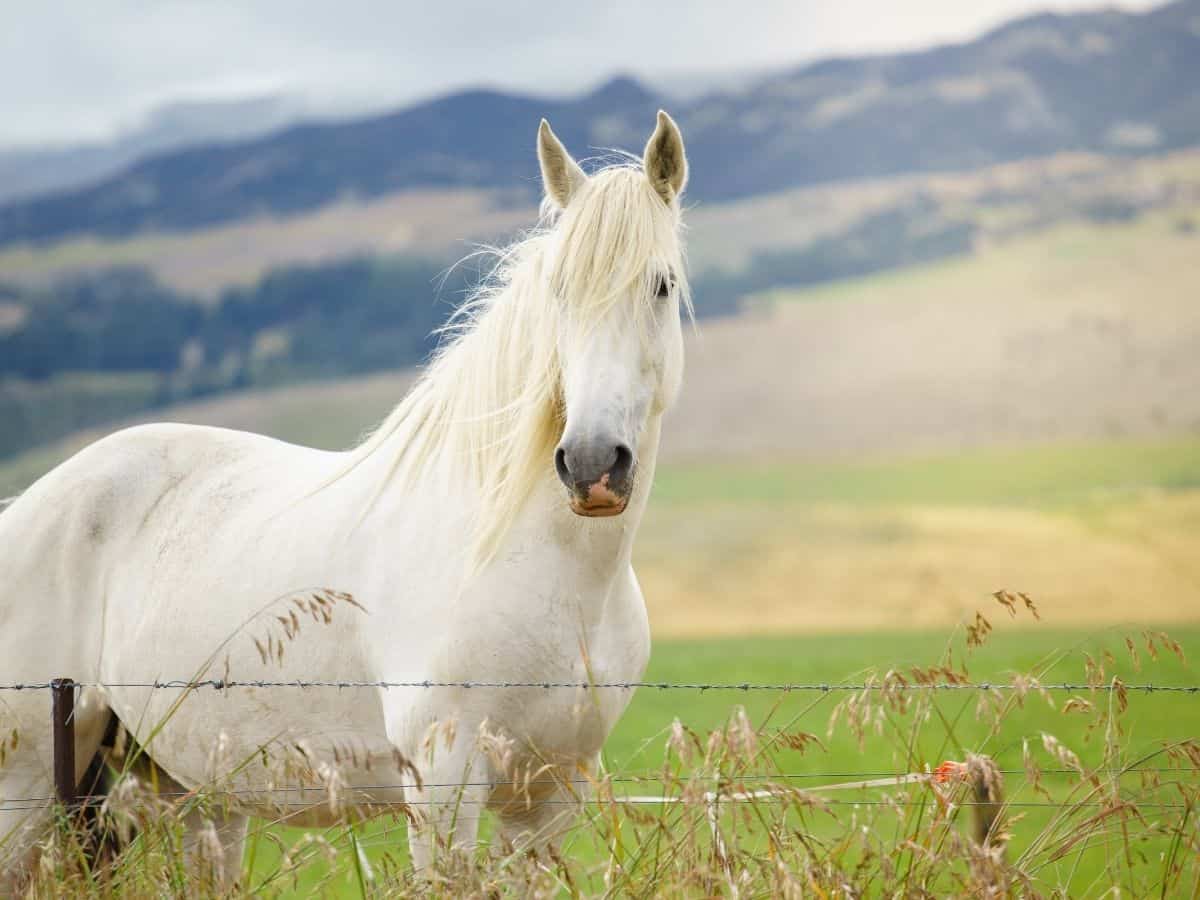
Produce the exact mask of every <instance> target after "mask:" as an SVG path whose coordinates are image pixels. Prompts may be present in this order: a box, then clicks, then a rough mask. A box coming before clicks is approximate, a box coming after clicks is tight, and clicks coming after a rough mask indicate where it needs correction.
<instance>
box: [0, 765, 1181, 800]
mask: <svg viewBox="0 0 1200 900" xmlns="http://www.w3.org/2000/svg"><path fill="white" fill-rule="evenodd" d="M1189 772H1190V773H1196V772H1200V767H1195V766H1176V767H1169V766H1153V767H1152V766H1147V767H1145V768H1142V767H1134V768H1127V769H1118V770H1114V771H1108V770H1104V774H1105V775H1108V776H1110V777H1126V776H1133V775H1141V774H1151V773H1153V774H1159V775H1162V774H1175V775H1180V774H1186V773H1189ZM996 773H997V774H998V775H1027V774H1029V773H1028V772H1027V771H1026V770H1025V769H997V770H996ZM935 775H936V773H935V772H932V771H930V772H777V773H774V774H758V775H754V774H746V775H738V776H721V777H720V778H719V781H720V782H721V783H723V784H725V785H732V784H745V783H747V782H753V781H799V780H805V779H815V778H822V779H824V778H854V779H864V778H870V779H873V780H874V781H876V782H884V781H887V782H890V783H888V784H882V783H874V784H870V785H857V784H854V783H851V784H846V783H845V782H833V783H832V784H831V785H828V787H831V788H846V787H861V788H862V789H863V790H869V789H878V788H884V787H904V786H905V785H906V784H912V783H915V782H916V781H917V780H918V779H927V778H932V777H934V776H935ZM1038 775H1039V776H1046V775H1076V776H1078V775H1079V770H1078V769H1039V770H1038ZM693 777H694V776H693ZM906 779H907V780H906ZM685 782H686V776H685V777H680V778H678V779H676V780H675V781H674V782H672V781H667V780H665V779H663V778H662V776H661V775H655V774H647V775H607V776H604V777H601V778H596V779H588V778H532V779H516V780H513V779H500V780H490V781H445V782H433V783H430V782H421V783H419V784H418V783H417V782H415V781H413V782H407V783H396V784H360V785H347V786H346V787H345V788H344V790H346V791H348V792H351V793H354V792H359V793H361V792H363V791H403V790H428V789H430V788H469V787H489V788H497V787H522V788H524V787H532V786H533V785H554V786H559V787H566V786H568V785H579V786H582V787H587V786H590V787H596V786H598V785H601V784H663V785H668V784H672V783H675V784H683V783H685ZM821 789H822V786H818V787H816V788H812V789H811V790H815V791H819V790H821ZM327 791H328V788H326V787H325V786H323V785H294V786H288V787H274V788H224V789H222V790H217V791H210V790H206V789H203V788H196V789H193V790H184V791H155V792H154V796H156V797H166V798H179V797H191V796H205V797H210V796H214V795H217V796H224V795H229V796H242V795H251V796H256V795H263V794H272V793H279V794H295V793H298V794H305V793H310V792H323V793H324V792H327ZM97 796H98V797H102V796H104V795H97ZM47 799H52V798H47V797H13V798H11V799H9V800H3V799H0V804H4V803H36V802H41V801H43V800H47ZM80 799H81V800H86V799H89V798H88V797H86V796H85V797H81V798H80Z"/></svg>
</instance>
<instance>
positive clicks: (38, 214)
mask: <svg viewBox="0 0 1200 900" xmlns="http://www.w3.org/2000/svg"><path fill="white" fill-rule="evenodd" d="M666 102H667V101H666V100H665V99H664V97H663V96H662V95H661V94H659V93H658V92H656V91H654V90H652V89H650V88H648V87H646V86H645V85H644V84H642V83H641V82H639V81H638V80H636V79H635V78H633V77H631V76H628V75H619V76H616V77H614V78H611V79H609V80H608V81H606V82H604V83H602V84H600V85H599V86H597V87H596V88H595V89H593V90H591V91H588V92H586V93H584V94H582V95H579V96H576V97H572V98H567V99H563V98H545V97H539V96H535V95H530V94H516V93H511V92H505V91H500V90H496V89H489V88H475V89H470V90H464V91H456V92H453V93H449V94H446V95H442V96H440V97H436V98H433V99H430V100H426V101H423V102H420V103H417V104H415V105H412V106H407V107H404V108H401V109H397V110H393V111H391V112H388V113H384V114H381V115H371V116H366V117H361V118H357V119H352V120H341V121H336V122H325V123H300V124H295V125H291V126H289V127H286V128H284V129H282V130H280V131H276V132H272V133H270V134H268V135H266V136H263V137H258V138H254V139H251V140H246V141H234V142H225V143H218V144H203V145H197V146H193V147H188V148H185V149H182V150H176V151H170V152H165V153H160V154H157V155H154V156H150V157H147V158H145V159H142V160H140V161H138V162H137V163H135V164H133V165H132V166H130V167H129V168H127V169H125V170H124V171H122V172H121V173H119V174H117V175H115V176H113V177H110V178H106V179H103V180H101V181H100V182H98V183H96V184H93V185H90V186H87V187H84V188H80V189H68V190H63V191H59V192H56V193H53V194H49V195H45V196H37V197H32V198H28V199H24V200H19V201H15V202H10V203H7V204H4V205H0V244H12V243H17V242H30V243H45V242H53V241H55V240H59V239H61V238H63V237H66V236H68V235H75V234H81V233H95V234H100V235H104V236H118V235H130V234H136V233H139V232H145V231H154V230H169V231H187V230H191V229H194V228H200V227H205V226H210V225H214V224H217V223H222V222H230V221H236V220H239V219H244V218H249V217H252V216H258V215H271V216H288V215H292V214H296V213H299V212H303V211H308V210H312V209H315V208H319V207H321V206H323V205H326V204H328V203H331V202H335V201H336V200H338V199H340V198H344V197H346V196H348V195H349V196H359V197H364V198H369V197H377V196H382V195H385V194H389V193H393V192H397V191H402V190H406V189H413V188H422V187H473V188H479V187H484V188H490V189H501V190H508V191H515V192H517V193H520V194H523V195H527V196H532V195H533V194H534V193H535V192H536V190H537V172H536V165H535V164H534V162H533V153H532V149H531V148H532V145H533V138H532V135H533V134H534V130H535V128H536V124H537V121H538V120H539V119H540V118H541V117H542V116H546V117H547V118H549V119H550V120H551V121H552V122H553V124H554V126H555V130H556V131H557V132H558V133H559V134H560V135H561V136H562V137H563V138H564V140H565V141H566V142H567V144H568V146H570V147H571V148H572V149H573V150H574V151H575V152H576V153H577V155H579V156H581V157H586V156H588V155H589V148H611V147H617V146H622V147H626V148H628V149H631V150H636V149H638V148H640V146H641V143H642V142H643V141H644V140H645V137H646V134H647V133H648V131H649V129H650V126H651V124H652V122H653V114H654V112H655V110H656V109H657V108H658V106H660V105H663V104H664V103H666ZM672 112H673V113H674V114H675V115H676V118H677V119H679V121H680V124H681V125H682V127H683V128H684V131H685V134H686V135H687V138H688V148H689V155H690V157H691V161H692V172H693V178H692V182H691V187H690V192H691V195H692V196H693V197H694V198H697V199H700V200H704V201H717V202H720V201H725V200H732V199H738V198H742V197H746V196H753V195H757V194H764V193H769V192H772V191H777V190H781V189H785V188H791V187H798V186H801V185H805V184H813V183H819V182H824V181H832V180H840V179H845V178H855V177H864V176H882V175H891V174H897V173H901V172H910V171H912V172H919V171H931V170H935V169H952V170H953V169H967V168H974V167H977V166H980V165H986V164H990V163H995V162H1001V161H1006V160H1013V159H1021V158H1027V157H1033V156H1042V155H1049V154H1053V153H1057V152H1062V151H1088V152H1104V153H1118V154H1138V153H1144V152H1161V151H1164V150H1169V149H1173V148H1177V147H1182V146H1188V145H1191V144H1195V143H1200V0H1176V2H1174V3H1170V4H1168V5H1166V6H1162V7H1158V8H1155V9H1151V10H1149V11H1146V12H1140V13H1127V12H1121V11H1117V10H1098V11H1089V12H1080V13H1071V14H1059V13H1038V14H1034V15H1031V16H1027V17H1024V18H1022V19H1017V20H1014V21H1012V22H1008V23H1005V24H1002V25H1000V26H998V27H996V28H994V29H992V30H990V31H988V32H987V33H985V34H983V35H981V36H980V37H978V38H976V39H974V40H971V41H966V42H963V43H959V44H947V45H941V46H937V47H932V48H927V49H924V50H917V51H908V52H904V53H892V54H875V55H870V56H859V57H834V58H829V59H825V60H818V61H815V62H812V63H808V64H805V65H803V66H798V67H792V68H787V69H781V70H777V71H775V72H773V73H771V74H768V75H766V76H764V77H762V78H760V79H757V80H755V81H754V82H753V83H752V85H751V86H750V87H746V88H739V89H735V90H718V91H713V92H710V93H708V94H704V95H702V96H700V97H698V98H696V99H694V100H692V101H687V102H681V103H678V104H674V105H673V108H672Z"/></svg>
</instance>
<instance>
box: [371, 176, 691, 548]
mask: <svg viewBox="0 0 1200 900" xmlns="http://www.w3.org/2000/svg"><path fill="white" fill-rule="evenodd" d="M679 227H680V226H679V215H678V209H677V208H675V207H674V206H668V205H667V204H666V203H664V202H663V201H662V199H661V198H660V197H659V196H658V194H657V193H656V192H655V191H654V189H653V187H652V186H651V185H650V184H649V182H648V180H647V179H646V177H645V175H644V173H643V172H642V170H641V168H640V167H639V166H632V165H625V164H622V165H615V166H610V167H609V168H607V169H603V170H601V171H599V172H596V173H594V174H593V175H592V176H591V177H590V178H589V180H588V184H587V187H586V189H585V191H584V193H583V194H582V195H581V196H579V197H578V198H577V199H576V201H575V202H573V203H572V204H571V206H570V207H569V208H568V209H567V210H565V211H561V212H558V211H544V213H543V217H542V220H541V221H540V222H539V225H538V226H537V227H536V228H534V229H533V230H532V231H530V232H529V233H527V234H526V235H525V236H524V237H523V238H522V239H520V240H518V241H516V242H515V243H513V244H512V245H510V246H509V247H507V248H504V249H501V250H497V251H495V255H496V260H497V261H496V265H495V267H494V268H493V270H492V272H491V274H490V275H489V276H488V277H487V278H486V279H485V280H484V281H483V283H482V284H481V285H480V286H479V287H478V288H477V289H476V290H475V292H474V293H473V294H472V295H471V296H470V297H469V298H468V300H467V301H466V302H465V303H464V304H463V305H462V306H461V307H460V309H459V310H458V311H457V312H456V313H455V315H454V316H453V317H452V319H451V321H450V323H449V324H448V325H447V326H446V327H445V328H444V329H443V343H442V346H441V348H440V349H439V351H438V352H437V354H436V355H435V356H434V358H433V360H432V362H431V363H430V365H429V367H428V369H427V370H426V372H425V374H424V375H423V376H422V377H421V378H420V379H419V381H418V382H417V384H416V385H415V386H414V388H413V390H412V391H411V392H410V393H409V394H408V396H407V397H405V398H404V400H402V401H401V402H400V404H399V405H398V406H397V407H396V408H395V410H393V412H392V413H391V414H390V415H389V416H388V417H387V418H386V419H385V420H384V422H383V423H382V424H381V425H380V427H379V428H378V429H376V431H375V432H373V433H372V434H371V435H369V436H368V437H367V438H366V439H365V440H364V441H363V442H362V443H361V444H360V445H359V446H358V447H357V448H356V449H355V450H354V451H352V454H351V464H350V466H351V467H353V466H356V465H357V464H358V462H359V461H361V460H362V459H364V458H365V457H367V456H371V455H374V454H377V453H380V452H389V453H394V454H395V455H394V457H393V459H392V462H391V465H390V468H389V469H388V474H387V476H386V478H385V479H384V480H383V482H382V483H381V484H380V485H379V487H378V490H377V492H376V494H375V501H374V502H377V501H378V499H379V497H381V496H382V495H383V493H384V491H385V490H389V489H394V488H397V487H399V488H400V489H403V485H404V484H411V483H413V482H414V481H415V480H416V479H418V478H420V477H421V476H422V475H423V474H425V473H427V472H428V471H429V469H430V467H432V466H433V465H435V464H439V463H443V462H445V463H446V464H448V465H453V466H455V467H457V471H456V472H455V477H456V478H465V479H466V480H467V483H468V484H470V485H471V486H472V488H473V489H474V490H475V491H476V493H477V496H478V498H479V501H480V503H481V505H482V509H481V511H480V515H479V518H478V526H477V528H476V532H475V534H474V535H473V542H472V548H471V552H470V559H471V567H472V570H473V571H477V570H478V569H479V568H481V567H482V566H483V565H484V564H486V563H487V562H488V561H489V560H491V559H492V558H493V557H494V555H495V553H496V552H497V551H498V550H499V548H500V545H501V543H502V542H503V539H504V537H505V535H506V534H507V531H508V528H509V526H510V525H511V523H512V522H513V520H514V519H515V517H516V514H517V513H518V512H519V511H520V509H521V507H522V506H523V504H524V503H525V501H526V500H527V499H528V498H529V496H530V494H531V493H532V490H533V488H534V486H535V484H537V482H538V480H539V478H541V477H542V476H543V475H546V474H552V473H553V453H554V448H555V446H556V445H557V443H558V441H559V439H560V438H561V435H562V428H563V419H564V411H563V408H562V397H561V381H562V366H561V361H560V360H559V358H558V338H559V332H560V329H561V328H563V327H565V326H566V324H567V323H571V326H572V327H583V328H590V327H592V326H594V325H595V323H597V322H599V321H600V320H601V319H603V318H604V316H606V315H607V314H608V313H609V312H610V311H612V309H613V307H614V305H615V304H617V303H620V302H622V301H625V300H627V298H628V297H629V296H630V294H631V290H632V293H634V294H635V295H637V296H644V297H645V298H646V304H645V307H646V310H649V308H650V306H649V304H650V299H651V298H652V296H653V290H652V282H653V279H654V278H656V277H659V276H660V275H667V274H669V275H670V277H672V278H673V279H674V280H675V284H676V286H677V289H678V290H679V291H680V296H681V297H682V298H683V302H684V304H685V306H687V307H688V308H689V309H690V304H689V302H688V299H687V298H688V291H687V284H686V274H685V271H684V261H683V258H682V251H681V244H680V240H679ZM642 282H645V284H642ZM639 288H643V289H641V290H638V289H639ZM631 312H633V313H635V314H636V313H638V312H639V310H632V311H631ZM637 320H638V321H639V322H641V321H647V319H646V317H645V316H642V315H638V316H637ZM372 505H373V504H372ZM364 514H365V513H364Z"/></svg>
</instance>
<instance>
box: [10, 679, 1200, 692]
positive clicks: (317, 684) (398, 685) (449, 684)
mask: <svg viewBox="0 0 1200 900" xmlns="http://www.w3.org/2000/svg"><path fill="white" fill-rule="evenodd" d="M76 686H77V687H86V688H103V689H108V688H144V689H153V690H199V689H201V688H211V689H212V690H217V691H224V690H231V689H233V688H301V689H305V688H339V689H340V688H379V689H383V690H393V689H397V690H399V689H421V690H430V689H434V688H437V689H442V688H452V689H459V690H472V689H477V688H478V689H485V690H486V689H492V688H519V689H524V690H531V689H540V690H555V689H565V690H595V689H611V690H637V689H639V688H640V689H642V690H656V691H700V692H701V693H704V692H706V691H732V692H739V691H740V692H744V693H749V692H752V691H765V692H775V693H785V694H786V693H823V694H830V693H835V692H849V693H863V692H865V691H881V692H886V693H897V692H901V691H904V692H909V693H913V692H920V691H957V692H971V691H1021V692H1026V693H1032V692H1037V691H1069V692H1075V693H1078V692H1082V691H1098V692H1100V693H1112V692H1114V691H1124V692H1126V693H1144V694H1154V693H1174V694H1200V685H1197V684H1153V683H1144V684H1125V683H1120V684H1112V683H1109V684H1087V683H1086V682H1085V683H1073V682H1062V683H1057V684H1037V685H1029V684H1011V683H1008V682H1002V681H979V682H952V681H938V682H931V683H928V684H920V683H911V684H907V683H905V684H901V683H873V682H872V683H867V682H860V683H856V684H831V683H824V682H822V683H794V684H793V683H786V682H781V683H754V682H741V683H730V682H722V683H703V682H668V681H598V682H594V681H319V680H318V681H305V680H300V679H297V680H294V681H258V680H256V681H243V680H237V679H223V678H209V679H203V680H200V681H188V680H186V679H176V680H166V681H164V680H158V681H78V682H76ZM49 689H50V683H49V682H48V681H41V682H33V683H30V684H21V683H12V684H0V691H44V690H49Z"/></svg>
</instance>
